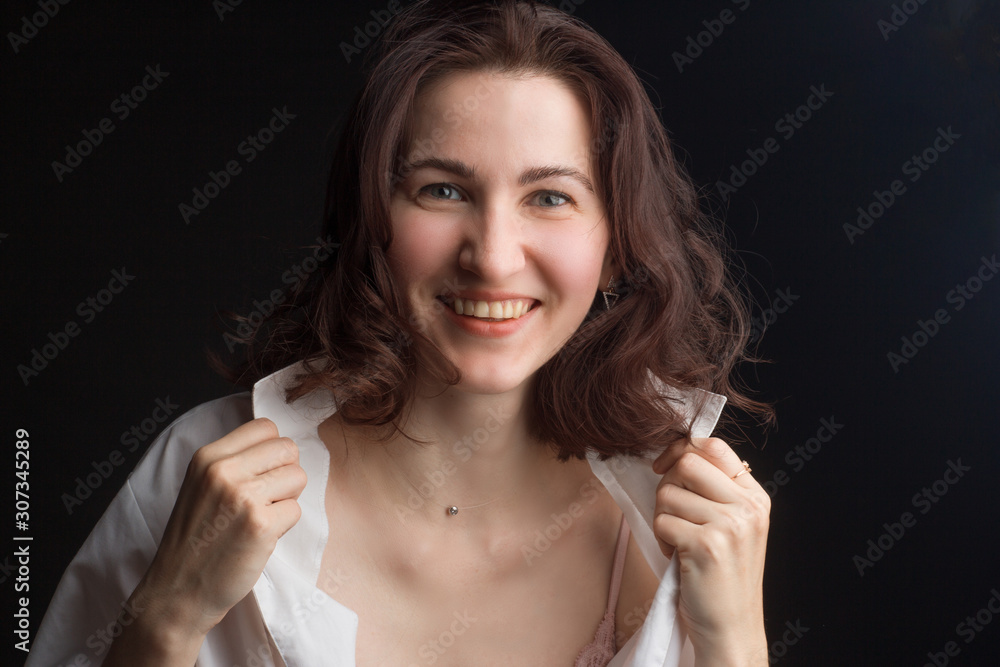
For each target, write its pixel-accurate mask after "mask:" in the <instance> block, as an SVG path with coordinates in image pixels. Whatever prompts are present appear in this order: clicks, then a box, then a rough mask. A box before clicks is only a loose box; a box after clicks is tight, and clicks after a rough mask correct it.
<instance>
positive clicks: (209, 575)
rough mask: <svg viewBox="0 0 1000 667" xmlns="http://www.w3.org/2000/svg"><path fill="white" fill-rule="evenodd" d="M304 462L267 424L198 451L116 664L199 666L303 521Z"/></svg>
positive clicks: (136, 596) (138, 592) (140, 589)
mask: <svg viewBox="0 0 1000 667" xmlns="http://www.w3.org/2000/svg"><path fill="white" fill-rule="evenodd" d="M298 461H299V452H298V447H297V446H296V445H295V443H294V442H292V441H291V440H289V439H288V438H280V437H278V429H277V427H276V426H275V425H274V423H273V422H272V421H270V420H269V419H255V420H253V421H251V422H247V423H246V424H243V425H242V426H240V427H238V428H236V429H234V430H233V431H232V432H231V433H229V434H227V435H225V436H224V437H222V438H220V439H219V440H216V441H215V442H213V443H211V444H209V445H206V446H204V447H202V448H201V449H199V450H198V451H197V452H195V454H194V457H193V458H192V459H191V463H190V465H188V469H187V473H186V474H185V476H184V481H183V483H182V484H181V489H180V492H179V493H178V496H177V501H176V503H175V504H174V509H173V511H172V512H171V514H170V519H169V520H168V522H167V525H166V528H165V530H164V534H163V540H162V541H161V542H160V546H159V549H158V550H157V552H156V556H155V557H154V558H153V562H152V563H151V564H150V566H149V569H148V570H147V571H146V575H145V576H144V577H143V579H142V581H141V582H140V583H139V585H138V586H137V587H136V589H135V591H134V592H133V594H132V597H131V598H130V602H131V603H132V604H133V606H134V607H135V608H136V609H138V610H140V612H139V613H138V614H137V617H136V621H137V622H136V624H135V625H136V626H137V627H134V628H133V632H132V633H131V636H130V637H128V638H126V636H125V634H123V635H122V637H119V638H118V639H116V640H115V643H114V644H113V645H112V648H111V651H110V653H109V654H108V658H109V659H111V658H112V656H115V659H114V660H112V661H111V663H114V664H119V663H120V664H140V663H139V662H134V661H132V660H134V659H135V658H138V657H139V656H140V655H141V656H144V657H148V656H150V655H152V654H153V653H155V654H157V656H163V655H164V651H168V650H169V652H170V657H171V658H172V659H176V661H174V660H171V661H170V662H164V663H163V664H180V663H182V662H184V663H186V664H191V662H193V659H194V658H196V657H197V651H198V648H199V647H200V646H201V643H202V642H203V641H204V638H205V635H206V634H207V633H208V631H209V630H211V629H212V628H213V627H215V625H216V624H218V623H219V621H221V620H222V619H223V618H224V617H225V615H226V613H227V612H228V611H229V610H230V609H231V608H232V607H233V606H234V605H235V604H236V603H237V602H239V601H240V600H242V599H243V598H244V597H245V596H246V595H247V594H248V593H249V592H250V590H251V589H252V588H253V585H254V584H255V583H256V582H257V579H258V578H259V577H260V574H261V572H262V571H263V569H264V565H265V564H266V563H267V559H268V558H269V557H270V555H271V553H272V552H273V551H274V547H275V544H276V543H277V541H278V538H279V537H281V536H282V535H284V534H285V532H287V531H288V529H290V528H291V527H292V526H293V525H295V523H296V522H297V521H298V520H299V517H300V516H301V510H300V508H299V504H298V502H297V500H296V499H297V498H298V497H299V494H300V493H301V492H302V490H303V489H304V488H305V485H306V474H305V471H304V470H303V469H302V468H301V467H300V466H299V462H298ZM116 649H117V650H116ZM192 651H193V655H192ZM126 657H127V658H129V660H125V659H124V658H126ZM189 658H190V660H191V662H188V659H189ZM111 663H109V664H111ZM142 664H160V661H159V660H155V659H154V660H149V661H143V662H142Z"/></svg>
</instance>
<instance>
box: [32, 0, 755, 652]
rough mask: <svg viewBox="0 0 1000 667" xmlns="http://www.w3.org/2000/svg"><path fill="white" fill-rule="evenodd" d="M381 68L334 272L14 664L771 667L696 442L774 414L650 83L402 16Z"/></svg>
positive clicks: (336, 235)
mask: <svg viewBox="0 0 1000 667" xmlns="http://www.w3.org/2000/svg"><path fill="white" fill-rule="evenodd" d="M373 62H374V65H373V67H372V69H371V71H370V74H369V77H368V79H367V81H366V83H365V86H364V89H363V90H362V92H361V94H360V96H359V98H358V99H357V101H356V103H355V105H354V107H353V109H352V112H351V114H350V117H349V119H348V122H347V125H346V127H345V129H344V131H343V133H342V135H341V140H340V143H339V146H338V149H337V152H336V156H335V161H334V168H333V171H332V174H331V180H330V189H329V193H330V195H329V198H328V216H327V225H328V230H327V231H328V232H329V234H330V236H331V238H333V239H334V241H335V242H336V243H338V244H339V246H338V251H337V253H336V255H335V256H334V257H332V258H331V259H330V260H329V261H328V262H326V263H325V264H324V266H323V267H322V270H321V271H317V272H315V274H314V275H313V276H312V277H311V278H310V280H309V281H308V282H306V283H304V284H303V285H302V287H301V289H298V290H297V293H296V294H295V298H294V299H293V300H292V302H291V303H289V304H288V305H287V306H286V307H284V308H282V309H281V310H280V311H279V312H277V313H276V314H275V315H274V317H272V318H271V321H270V322H268V323H266V327H264V328H262V329H261V330H259V331H257V332H255V334H254V336H252V339H253V340H254V341H260V342H261V346H259V347H254V346H251V347H250V353H249V355H248V361H247V363H246V364H245V365H244V366H243V367H242V368H240V369H239V370H238V371H237V372H235V374H234V375H235V377H236V378H237V379H238V380H240V381H241V382H244V383H246V384H248V385H252V386H253V394H252V399H251V397H250V395H248V394H245V393H244V394H238V395H235V396H230V397H226V398H224V399H219V400H217V401H213V402H210V403H207V404H204V405H202V406H199V407H198V408H196V409H195V410H192V411H191V412H189V413H188V414H186V415H184V416H183V417H181V418H180V419H179V420H178V421H177V422H175V423H174V424H173V425H172V426H171V427H170V428H169V429H168V430H167V431H166V432H165V433H164V434H163V435H162V436H161V437H160V439H159V440H158V441H157V443H156V444H154V445H153V446H152V447H151V448H150V450H149V452H147V454H146V455H145V456H144V458H143V460H142V462H141V463H140V464H139V466H138V467H137V468H136V470H135V471H134V472H133V474H132V475H131V477H130V478H129V482H128V484H127V485H126V487H125V488H124V489H123V490H122V491H121V492H120V493H119V495H118V497H116V499H115V501H114V503H113V504H112V506H111V507H110V508H109V510H108V512H107V514H106V515H105V516H104V517H103V518H102V520H101V522H100V523H99V524H98V526H97V527H96V528H95V530H94V532H93V533H92V535H91V536H90V538H88V541H87V543H86V544H85V545H84V547H83V548H82V549H81V551H80V553H79V554H78V555H77V557H76V559H75V560H74V562H73V564H71V566H70V568H69V569H68V571H67V573H66V575H64V578H63V581H62V582H61V584H60V589H59V591H57V594H56V597H55V598H54V599H53V602H52V606H51V610H50V612H49V614H48V615H47V616H46V619H45V621H44V622H43V626H42V627H41V628H40V633H39V640H38V641H37V642H36V644H35V650H34V651H33V652H32V654H31V655H32V658H33V659H32V660H29V665H30V664H49V662H50V661H54V660H61V661H62V663H61V664H73V661H77V662H78V663H79V661H80V660H81V656H82V658H83V659H86V660H90V661H97V662H100V661H102V660H103V661H104V664H106V665H143V664H149V665H154V664H156V665H160V664H162V665H174V664H177V665H181V664H184V665H190V664H193V663H195V661H196V660H197V661H198V662H197V664H199V665H211V666H215V665H227V666H229V665H232V664H246V665H253V664H278V665H281V664H286V665H317V664H337V665H341V664H357V665H425V664H426V665H429V664H439V665H468V664H476V665H513V664H516V665H571V664H572V665H607V664H611V665H636V666H638V665H654V664H655V665H657V666H658V667H659V666H660V665H664V664H681V663H682V662H686V663H691V664H694V663H696V664H699V665H730V664H732V665H751V664H753V665H763V664H766V663H767V646H766V640H765V637H764V631H763V612H762V601H761V581H762V573H763V563H764V551H765V542H766V534H767V523H768V521H767V517H768V511H769V499H768V496H767V494H766V493H765V492H764V491H763V490H762V489H761V487H760V485H759V484H757V483H756V482H755V481H754V479H753V477H752V476H751V475H749V474H746V473H747V472H748V470H749V469H748V467H747V466H746V464H745V463H742V462H741V461H740V459H739V457H737V456H736V454H735V453H734V452H733V451H732V449H731V448H730V447H729V446H728V445H727V444H726V443H724V442H723V441H721V440H718V439H715V438H709V437H707V436H708V435H710V432H711V430H712V428H713V427H714V424H715V421H716V419H717V418H718V413H719V411H720V410H721V407H722V403H723V402H724V400H725V399H723V398H722V396H721V395H720V394H725V395H727V396H728V399H729V401H731V402H732V403H733V404H735V405H736V406H737V407H741V408H743V409H745V410H749V411H752V412H757V413H762V414H765V413H766V414H769V411H768V408H767V406H764V405H762V404H759V403H757V402H754V401H752V400H751V399H749V398H747V397H746V396H744V395H742V394H741V393H740V392H739V391H738V390H737V388H735V387H734V386H733V385H732V384H731V383H730V380H729V376H730V372H731V371H732V369H733V367H734V365H735V364H736V363H737V362H738V361H740V360H741V359H742V358H744V356H743V349H744V346H745V345H746V341H747V338H748V335H749V330H748V327H747V318H746V314H745V311H744V306H743V305H742V301H741V299H740V298H739V296H738V293H737V292H736V291H735V289H734V287H733V286H732V282H731V281H730V280H729V278H728V277H727V272H726V265H725V261H724V257H723V255H722V251H721V249H720V248H721V244H719V242H718V239H717V237H716V235H715V234H713V233H712V232H711V231H710V230H711V228H710V227H709V225H708V224H706V222H705V221H704V220H703V219H702V217H701V215H700V213H699V210H698V206H697V201H696V197H695V194H694V189H693V187H692V185H691V184H690V182H689V180H688V179H687V177H686V176H685V175H684V172H683V170H682V168H681V166H680V165H679V164H677V162H676V161H675V160H674V158H673V155H672V153H671V151H670V148H669V144H668V141H667V139H666V136H665V133H664V131H663V128H662V127H661V125H660V124H659V121H658V119H657V117H656V114H655V111H654V109H653V108H652V106H651V104H650V102H649V100H648V98H647V96H646V94H645V93H644V91H643V89H642V86H641V84H640V83H639V82H638V80H637V79H636V77H635V75H634V74H633V73H632V71H631V70H630V68H629V67H628V65H627V64H626V63H625V62H624V61H623V60H622V59H621V57H620V56H619V55H618V54H617V53H615V52H614V50H613V49H612V48H611V47H610V46H609V45H608V44H607V43H606V42H605V41H604V40H603V39H601V38H600V37H599V36H597V35H596V34H595V33H593V31H591V30H590V29H589V28H587V27H586V26H584V25H583V24H582V23H580V22H579V21H577V20H575V19H573V18H572V17H570V16H568V15H566V14H564V13H562V12H559V11H558V10H555V9H552V8H550V7H547V6H543V5H537V6H536V5H533V4H531V3H526V2H513V1H510V2H498V3H487V4H480V5H475V6H466V5H465V3H454V2H417V3H415V4H414V5H411V6H409V7H407V8H406V9H405V10H403V12H401V14H400V15H398V16H397V17H396V19H395V21H394V23H393V24H392V25H391V26H390V27H389V28H388V29H387V31H386V33H385V35H384V36H383V40H382V42H381V44H380V46H379V51H377V52H376V53H374V54H373ZM709 390H711V391H709ZM713 392H718V393H713ZM206 443H207V444H206ZM174 499H176V503H174ZM171 503H174V504H173V509H172V510H171V509H170V506H171ZM668 558H669V559H670V560H669V565H668V560H667V559H668ZM251 592H252V595H250V593H251ZM57 637H58V639H57ZM39 651H42V652H44V651H50V652H48V653H45V654H44V656H45V657H42V654H41V653H39ZM79 664H84V663H79Z"/></svg>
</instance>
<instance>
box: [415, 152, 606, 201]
mask: <svg viewBox="0 0 1000 667" xmlns="http://www.w3.org/2000/svg"><path fill="white" fill-rule="evenodd" d="M425 167H427V168H431V169H439V170H441V171H446V172H448V173H449V174H455V175H456V176H461V177H462V178H467V179H469V180H473V179H475V178H476V170H475V169H474V168H472V167H470V166H469V165H467V164H465V163H464V162H462V161H461V160H452V159H450V158H442V157H425V158H421V159H419V160H416V161H414V162H411V163H410V164H409V169H410V170H411V171H416V170H417V169H422V168H425ZM552 176H568V177H569V178H572V179H574V180H576V181H578V182H579V183H580V185H582V186H583V187H584V188H586V189H587V192H589V193H591V194H595V192H594V184H593V183H592V182H591V181H590V179H589V178H587V175H586V174H584V173H583V172H581V171H580V170H579V169H576V168H574V167H564V166H560V165H545V166H542V167H529V168H528V169H525V170H524V171H523V172H522V173H521V176H520V177H519V178H518V181H517V183H518V185H520V186H522V187H523V186H525V185H530V184H531V183H535V182H536V181H541V180H544V179H546V178H551V177H552Z"/></svg>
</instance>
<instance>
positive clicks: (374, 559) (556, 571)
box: [317, 502, 620, 667]
mask: <svg viewBox="0 0 1000 667" xmlns="http://www.w3.org/2000/svg"><path fill="white" fill-rule="evenodd" d="M589 512H590V516H586V517H584V516H580V517H576V518H575V521H574V525H569V526H567V525H565V523H563V526H564V527H562V528H560V527H559V523H558V521H557V519H559V517H558V515H557V516H556V517H554V518H553V519H552V526H544V525H543V526H539V527H538V528H537V530H528V529H525V530H524V531H523V532H521V533H519V534H513V535H511V536H509V537H508V538H507V539H505V540H500V541H498V543H497V544H495V545H493V548H492V549H487V550H484V551H479V552H476V551H470V550H468V549H467V547H462V548H458V547H453V546H450V545H448V544H447V541H446V538H442V539H441V540H440V542H441V544H437V545H435V544H434V543H429V542H427V541H425V540H420V539H418V538H413V537H412V536H410V535H408V534H407V533H406V532H405V531H402V530H401V531H399V532H398V533H394V532H393V531H390V530H386V529H385V528H383V529H381V530H373V529H372V525H373V522H371V521H367V522H366V521H365V518H364V517H361V516H353V515H352V513H351V512H347V511H345V509H344V508H343V507H341V508H340V512H339V514H338V515H337V520H336V521H331V532H330V539H329V540H328V543H327V545H326V548H325V549H324V553H323V566H322V568H321V574H320V577H319V579H318V581H317V585H318V586H319V587H320V589H322V590H324V592H326V593H327V594H328V595H329V596H330V597H331V598H333V599H334V600H336V601H337V602H339V603H341V604H343V605H344V606H346V607H348V608H349V609H351V610H353V611H354V612H356V613H357V614H358V633H357V643H356V661H357V662H356V664H357V665H358V667H365V666H368V665H403V666H405V667H406V666H422V665H436V666H439V667H441V666H445V667H447V666H449V665H456V666H457V665H470V664H475V665H511V664H517V665H525V666H528V665H545V666H547V667H552V666H557V665H566V666H570V665H572V664H573V662H574V660H575V658H576V656H577V654H578V653H579V652H580V650H581V649H582V648H583V647H584V646H585V645H587V644H588V643H590V642H591V641H592V640H593V638H594V633H595V631H596V630H597V627H598V625H599V624H600V622H601V620H602V618H603V616H604V614H605V611H606V609H607V604H608V589H609V585H610V580H611V565H612V561H613V559H614V548H615V542H616V539H617V533H618V530H617V529H618V520H619V517H620V512H619V511H618V509H617V506H615V505H614V503H613V502H611V503H610V505H608V504H596V503H595V506H593V507H591V508H589ZM553 526H554V527H556V528H558V530H556V529H554V528H553Z"/></svg>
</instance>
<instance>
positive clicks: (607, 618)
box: [573, 514, 629, 667]
mask: <svg viewBox="0 0 1000 667" xmlns="http://www.w3.org/2000/svg"><path fill="white" fill-rule="evenodd" d="M628 536H629V528H628V522H627V521H625V515H624V514H622V523H621V529H620V530H619V531H618V547H617V549H616V550H615V562H614V565H613V566H612V570H611V590H610V591H609V592H608V608H607V610H606V611H605V612H604V619H603V620H601V624H600V625H599V626H597V632H596V633H595V634H594V640H593V641H592V642H590V643H589V644H587V645H586V646H584V647H583V650H581V651H580V654H579V655H578V656H577V657H576V662H574V663H573V667H605V666H606V665H607V664H608V663H609V662H611V658H613V657H615V653H616V652H617V648H616V646H615V607H617V606H618V590H619V588H621V583H622V570H624V569H625V550H626V549H627V548H628Z"/></svg>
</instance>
